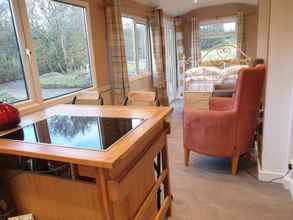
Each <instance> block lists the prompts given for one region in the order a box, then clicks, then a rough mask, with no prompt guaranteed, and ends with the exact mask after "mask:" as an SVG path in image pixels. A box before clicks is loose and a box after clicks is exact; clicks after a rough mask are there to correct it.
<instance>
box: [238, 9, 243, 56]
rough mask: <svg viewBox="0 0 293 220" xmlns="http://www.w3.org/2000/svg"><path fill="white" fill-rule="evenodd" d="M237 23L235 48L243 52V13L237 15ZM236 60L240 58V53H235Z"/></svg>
mask: <svg viewBox="0 0 293 220" xmlns="http://www.w3.org/2000/svg"><path fill="white" fill-rule="evenodd" d="M237 17H238V21H237V23H238V24H237V47H238V48H239V49H240V50H242V51H243V52H245V33H244V28H245V18H244V13H243V12H238V14H237ZM237 56H238V58H240V57H241V53H240V52H239V51H238V52H237Z"/></svg>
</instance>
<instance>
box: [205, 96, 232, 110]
mask: <svg viewBox="0 0 293 220" xmlns="http://www.w3.org/2000/svg"><path fill="white" fill-rule="evenodd" d="M233 103H234V98H227V97H211V98H210V103H209V106H210V110H213V111H226V110H232V107H233Z"/></svg>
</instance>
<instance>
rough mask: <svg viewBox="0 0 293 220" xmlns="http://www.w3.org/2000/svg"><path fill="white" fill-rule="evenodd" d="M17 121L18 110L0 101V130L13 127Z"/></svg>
mask: <svg viewBox="0 0 293 220" xmlns="http://www.w3.org/2000/svg"><path fill="white" fill-rule="evenodd" d="M19 123H20V116H19V111H18V110H17V109H16V108H15V107H14V106H12V105H10V104H8V103H0V131H3V130H7V129H11V128H15V127H17V125H18V124H19Z"/></svg>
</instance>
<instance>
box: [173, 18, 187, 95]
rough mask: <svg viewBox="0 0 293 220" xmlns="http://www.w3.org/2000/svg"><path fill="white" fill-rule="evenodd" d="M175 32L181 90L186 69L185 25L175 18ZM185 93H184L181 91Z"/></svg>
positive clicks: (180, 19)
mask: <svg viewBox="0 0 293 220" xmlns="http://www.w3.org/2000/svg"><path fill="white" fill-rule="evenodd" d="M175 31H176V53H177V73H178V77H179V79H178V81H179V88H180V89H181V90H182V89H183V86H184V85H183V78H184V77H183V74H184V69H185V67H184V66H185V55H184V54H185V53H184V42H183V23H182V18H179V17H177V18H175ZM179 92H180V93H183V90H182V91H179Z"/></svg>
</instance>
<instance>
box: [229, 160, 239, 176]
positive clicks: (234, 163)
mask: <svg viewBox="0 0 293 220" xmlns="http://www.w3.org/2000/svg"><path fill="white" fill-rule="evenodd" d="M239 158H240V156H239V155H235V156H233V157H232V170H231V171H232V175H233V176H236V175H237V172H238V162H239Z"/></svg>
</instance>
